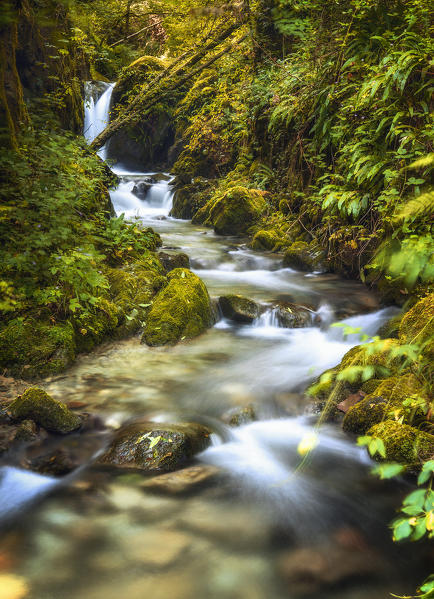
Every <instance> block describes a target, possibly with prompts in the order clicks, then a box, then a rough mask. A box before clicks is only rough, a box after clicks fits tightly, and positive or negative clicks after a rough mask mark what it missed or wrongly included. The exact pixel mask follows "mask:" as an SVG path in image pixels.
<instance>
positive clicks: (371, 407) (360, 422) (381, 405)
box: [342, 397, 389, 435]
mask: <svg viewBox="0 0 434 599" xmlns="http://www.w3.org/2000/svg"><path fill="white" fill-rule="evenodd" d="M388 408H389V402H388V401H387V400H386V399H384V398H383V397H365V398H364V399H362V401H359V402H358V403H356V405H355V406H353V407H352V408H350V409H349V410H348V412H347V413H346V414H345V417H344V420H343V422H342V427H343V429H344V431H346V432H350V433H357V434H359V435H362V434H364V433H366V431H368V430H369V429H370V428H371V427H372V426H373V425H374V424H378V423H379V422H381V421H382V420H384V418H385V415H386V413H387V410H388Z"/></svg>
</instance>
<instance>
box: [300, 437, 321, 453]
mask: <svg viewBox="0 0 434 599" xmlns="http://www.w3.org/2000/svg"><path fill="white" fill-rule="evenodd" d="M317 445H318V435H317V434H316V433H313V432H312V433H307V434H306V435H305V436H304V437H303V438H302V440H301V441H300V443H299V444H298V447H297V451H298V453H299V454H300V455H302V456H304V455H306V454H307V453H309V452H310V451H312V450H313V449H315V447H316V446H317Z"/></svg>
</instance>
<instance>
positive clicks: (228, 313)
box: [219, 295, 260, 324]
mask: <svg viewBox="0 0 434 599" xmlns="http://www.w3.org/2000/svg"><path fill="white" fill-rule="evenodd" d="M219 306H220V309H221V311H222V314H223V316H225V317H226V318H229V320H234V321H235V322H240V323H247V324H249V323H251V322H253V321H254V320H255V318H258V316H259V313H260V308H259V305H258V304H257V303H256V302H254V301H253V300H251V299H249V298H248V297H244V296H243V295H224V296H222V297H220V298H219Z"/></svg>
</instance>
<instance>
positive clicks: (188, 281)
mask: <svg viewBox="0 0 434 599" xmlns="http://www.w3.org/2000/svg"><path fill="white" fill-rule="evenodd" d="M167 279H168V283H167V285H166V286H165V287H164V288H163V289H162V290H161V291H160V292H159V293H158V294H157V295H156V296H155V299H154V302H153V304H152V308H151V310H150V312H149V314H148V316H147V318H146V323H145V328H144V332H143V337H142V343H147V344H148V345H151V346H160V345H167V344H175V343H177V342H178V341H181V340H183V339H192V338H193V337H197V335H200V334H201V333H203V332H204V331H205V330H206V329H207V328H209V327H210V326H212V324H213V323H214V321H215V315H214V310H213V308H212V304H211V300H210V297H209V295H208V291H207V289H206V287H205V284H204V283H203V281H202V280H201V279H199V277H198V276H197V275H195V274H194V273H192V272H191V271H190V270H187V269H186V268H175V270H172V271H171V272H170V273H169V274H168V275H167Z"/></svg>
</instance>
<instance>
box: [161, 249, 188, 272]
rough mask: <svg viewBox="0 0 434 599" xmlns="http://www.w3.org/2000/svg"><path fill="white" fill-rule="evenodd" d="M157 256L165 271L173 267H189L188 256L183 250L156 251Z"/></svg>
mask: <svg viewBox="0 0 434 599" xmlns="http://www.w3.org/2000/svg"><path fill="white" fill-rule="evenodd" d="M158 257H159V259H160V262H161V264H162V265H163V266H164V268H165V270H166V271H167V272H170V271H171V270H174V269H175V268H190V258H189V257H188V256H187V254H184V252H179V253H178V254H173V253H172V254H169V253H168V252H158Z"/></svg>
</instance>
